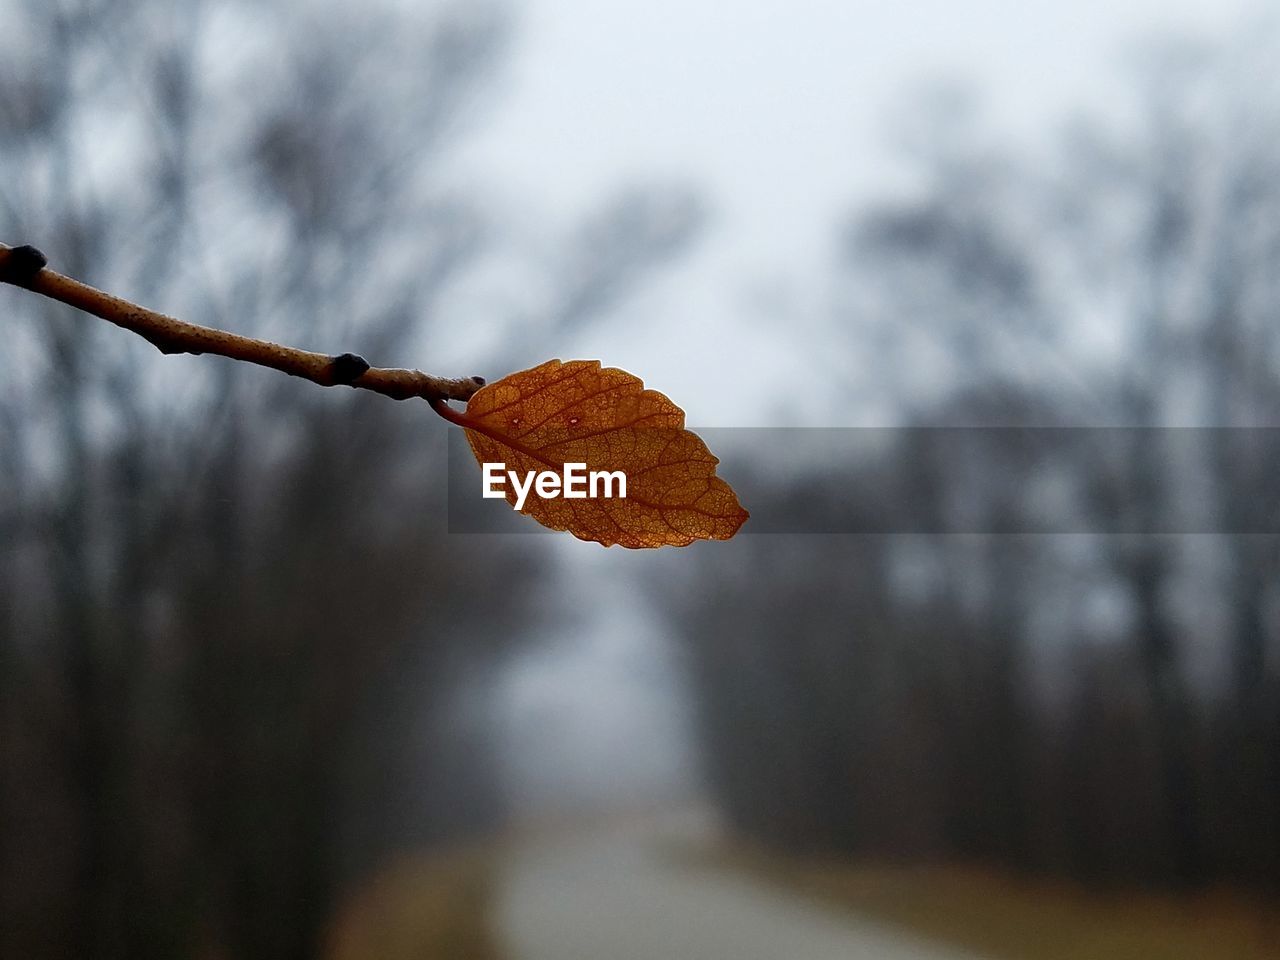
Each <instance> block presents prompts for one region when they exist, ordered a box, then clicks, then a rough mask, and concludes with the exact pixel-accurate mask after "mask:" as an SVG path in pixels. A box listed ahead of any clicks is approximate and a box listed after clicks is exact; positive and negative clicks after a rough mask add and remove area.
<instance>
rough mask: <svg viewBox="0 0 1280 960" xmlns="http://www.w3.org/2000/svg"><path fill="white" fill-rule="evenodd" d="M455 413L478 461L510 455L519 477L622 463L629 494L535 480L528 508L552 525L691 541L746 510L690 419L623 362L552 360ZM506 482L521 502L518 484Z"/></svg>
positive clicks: (723, 530) (577, 531)
mask: <svg viewBox="0 0 1280 960" xmlns="http://www.w3.org/2000/svg"><path fill="white" fill-rule="evenodd" d="M450 413H451V414H452V415H451V416H449V419H450V420H453V421H454V422H455V423H458V424H460V425H461V426H463V427H465V428H466V431H467V440H468V441H470V443H471V450H472V452H473V453H475V455H476V459H477V460H478V461H480V463H481V464H484V463H504V464H505V465H506V469H507V470H510V471H515V472H516V473H517V474H518V475H519V476H520V477H524V476H525V475H526V474H528V473H529V472H530V471H537V472H541V471H555V472H556V473H563V470H564V465H565V464H566V463H583V464H586V469H587V470H588V471H617V470H620V471H622V472H623V473H625V475H626V478H627V495H626V497H625V498H617V497H614V498H606V497H603V496H598V497H587V498H585V499H565V498H563V497H554V498H542V497H539V496H538V495H537V493H536V492H535V491H534V490H530V491H529V493H528V496H527V499H526V500H525V503H524V505H523V507H522V510H521V512H522V513H526V514H528V515H529V516H531V517H533V518H534V519H535V520H537V521H538V522H539V523H541V524H543V525H544V526H547V527H550V528H551V529H553V530H568V531H569V532H570V533H572V534H573V535H574V536H575V537H578V538H580V539H582V540H594V541H596V542H598V543H602V544H604V545H605V546H611V545H612V544H615V543H616V544H621V545H622V546H624V547H661V546H666V545H671V546H685V545H687V544H690V543H692V542H693V541H694V540H728V539H729V538H730V537H732V536H733V535H734V534H735V533H737V531H738V528H739V527H740V526H742V524H743V522H744V521H745V520H746V519H747V511H746V510H744V509H742V507H741V506H740V505H739V504H738V498H737V497H736V496H735V495H734V492H733V489H732V488H731V487H730V486H729V485H728V484H727V483H725V482H724V481H723V480H721V479H720V478H719V477H717V476H716V475H715V469H716V464H717V463H719V462H720V461H719V460H717V459H716V458H715V457H714V456H713V455H712V454H711V451H709V450H708V449H707V446H706V444H705V443H703V442H702V440H700V439H699V438H698V436H697V435H696V434H693V433H690V432H689V431H688V430H686V429H684V411H683V410H681V409H680V408H679V407H677V406H676V405H675V404H674V403H672V402H671V401H670V400H668V399H667V398H666V397H665V396H663V395H662V394H661V393H658V392H657V391H656V390H646V389H644V383H643V382H642V381H641V380H640V378H639V377H636V376H633V375H632V374H630V373H627V372H626V371H625V370H618V369H616V368H614V367H605V368H602V367H601V366H600V364H599V362H598V361H595V360H572V361H570V362H568V363H561V362H560V361H559V360H550V361H548V362H547V363H544V364H542V365H541V366H538V367H534V368H533V369H531V370H524V371H521V372H520V373H513V374H511V375H510V376H507V377H503V378H502V379H501V380H498V381H497V382H496V383H491V384H489V385H488V386H487V387H484V388H483V389H481V390H480V391H479V392H478V393H476V394H475V395H474V396H473V397H472V398H471V400H470V401H469V402H468V404H467V412H466V413H465V414H459V413H457V412H456V411H450ZM505 489H506V496H507V500H508V502H509V503H511V505H512V506H515V505H516V502H517V494H516V492H515V490H514V489H512V484H511V483H507V484H506V485H505Z"/></svg>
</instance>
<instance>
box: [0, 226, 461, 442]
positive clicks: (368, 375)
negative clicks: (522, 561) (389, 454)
mask: <svg viewBox="0 0 1280 960" xmlns="http://www.w3.org/2000/svg"><path fill="white" fill-rule="evenodd" d="M46 263H47V261H46V259H45V256H44V254H42V253H41V252H40V251H39V250H37V249H36V248H35V247H29V246H24V247H9V246H6V245H5V244H3V243H0V282H4V283H10V284H13V285H14V286H16V287H22V288H24V289H26V290H30V291H32V292H33V293H38V294H40V295H41V296H45V297H48V298H49V299H51V300H57V301H59V302H60V303H65V304H67V305H68V306H72V307H75V308H76V309H77V310H83V311H84V312H85V313H91V314H93V315H94V316H95V317H101V318H102V319H103V320H106V321H109V322H110V323H114V324H115V325H116V326H118V327H124V329H126V330H130V331H132V332H133V333H136V334H137V335H138V336H140V337H142V338H143V339H145V340H147V341H148V342H150V343H151V344H152V345H153V346H155V347H156V349H158V350H159V351H160V352H161V353H190V354H196V355H199V354H202V353H212V354H216V355H217V356H220V357H228V358H230V359H232V360H244V361H246V362H248V363H256V364H258V365H259V366H263V367H271V368H272V369H273V370H280V371H282V372H284V373H287V374H289V375H290V376H294V377H302V378H303V379H304V380H310V381H311V382H312V383H316V384H319V385H320V386H322V387H334V386H340V385H346V386H349V387H359V388H361V389H363V390H372V391H373V392H375V393H381V394H383V395H384V396H388V397H391V398H392V399H393V400H407V399H408V398H409V397H421V398H423V399H424V400H426V401H428V402H429V403H431V405H432V408H433V409H435V410H436V412H440V408H441V407H442V406H444V403H443V401H445V400H460V401H466V400H469V399H471V395H472V394H474V393H475V392H476V391H477V390H479V389H480V388H481V387H482V386H484V378H483V377H465V378H462V379H450V378H447V377H436V376H432V375H431V374H429V373H423V372H422V371H421V370H404V369H399V368H383V367H371V366H369V364H368V362H367V361H365V359H364V358H363V357H360V356H357V355H356V354H354V353H341V354H336V355H331V354H327V353H312V352H311V351H310V350H299V349H298V348H296V347H286V346H282V345H281V344H278V343H272V342H271V341H269V340H258V339H255V338H254V337H242V336H240V335H238V334H234V333H227V332H226V331H225V330H215V329H214V328H212V327H202V326H200V325H198V324H194V323H187V322H186V321H184V320H178V319H176V318H174V317H169V316H165V315H164V314H163V313H156V312H155V311H154V310H148V309H147V308H146V307H140V306H138V305H137V304H136V303H131V302H129V301H128V300H122V299H121V298H120V297H115V296H112V295H111V294H109V293H104V292H103V291H101V290H98V289H95V288H94V287H91V286H89V285H88V284H84V283H81V282H80V281H79V280H73V279H72V278H71V277H67V276H63V275H62V274H60V273H57V272H56V271H54V270H50V269H49V268H48V267H46V266H45V264H46ZM442 416H443V414H442ZM446 419H448V418H447V417H446Z"/></svg>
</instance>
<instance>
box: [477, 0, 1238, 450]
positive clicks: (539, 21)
mask: <svg viewBox="0 0 1280 960" xmlns="http://www.w3.org/2000/svg"><path fill="white" fill-rule="evenodd" d="M1261 9H1262V8H1260V7H1259V6H1258V5H1256V4H1255V3H1251V2H1248V0H1217V2H1213V0H1070V2H1054V3H1041V2H1035V0H966V2H964V3H955V2H950V0H917V2H905V3H897V4H892V3H883V2H870V0H842V2H837V0H738V2H736V3H732V4H727V3H724V2H723V0H527V2H526V3H524V4H521V5H517V6H516V7H515V12H516V16H517V23H518V30H517V34H516V42H515V44H514V50H513V56H512V61H511V62H510V64H509V65H508V67H507V68H506V69H505V71H504V73H503V75H502V77H501V80H500V90H499V91H498V93H499V95H498V96H497V97H496V98H495V100H494V106H493V109H492V112H491V113H490V114H489V115H488V116H487V118H486V121H485V123H484V124H483V126H482V127H481V128H479V129H478V130H477V131H476V134H475V136H474V137H473V138H472V139H471V141H470V143H469V145H468V147H467V148H466V149H465V150H464V152H463V154H462V160H463V162H464V165H465V166H464V169H465V170H466V172H467V176H468V178H470V179H471V181H472V182H473V183H476V184H492V185H495V188H496V189H500V190H501V191H503V193H505V194H507V195H509V197H510V198H512V199H514V200H516V202H517V203H518V204H519V205H520V206H521V207H523V209H524V210H525V215H526V216H527V217H528V218H529V220H530V221H531V223H547V222H550V223H566V222H569V221H571V220H572V219H573V218H574V217H577V216H581V215H583V214H585V213H586V212H588V211H589V210H590V208H591V207H592V205H593V204H594V203H598V202H599V201H600V200H601V198H602V197H604V196H606V195H607V194H608V193H609V192H610V191H611V190H615V189H618V188H620V187H623V186H625V185H627V184H629V183H634V182H647V181H651V180H653V179H655V178H678V179H683V180H688V181H690V182H692V183H693V184H695V185H697V186H698V187H699V188H700V189H701V190H702V191H703V192H704V193H705V195H706V197H707V199H708V201H709V203H710V206H711V210H712V213H713V216H712V220H711V223H710V225H709V229H708V231H707V233H706V234H705V236H704V238H703V242H702V244H701V245H700V247H699V249H698V252H697V253H696V255H695V256H693V257H691V258H690V259H689V260H687V261H686V262H682V263H681V264H680V265H679V266H678V267H677V268H676V269H675V270H673V271H671V273H670V274H668V275H667V277H666V279H665V280H664V281H663V282H662V283H661V284H658V285H656V286H654V287H653V288H652V289H648V290H646V292H645V294H644V295H643V296H642V297H641V298H639V299H638V300H637V301H636V302H635V303H633V304H632V305H631V307H630V309H629V311H628V314H627V319H628V320H629V321H630V323H629V324H623V325H622V327H621V329H619V328H618V327H613V328H611V329H607V330H601V331H599V332H597V333H595V334H588V335H586V336H584V338H583V340H582V341H581V342H580V343H575V344H574V345H573V346H574V347H575V348H577V350H578V355H580V356H589V357H599V358H600V359H603V360H605V361H606V362H607V363H610V364H615V365H619V366H630V367H631V368H632V369H634V370H635V371H636V372H639V373H642V375H643V376H644V377H645V378H646V380H647V381H648V382H650V383H652V384H654V385H655V386H659V387H660V388H663V389H665V390H666V391H667V392H669V393H671V394H672V395H673V396H676V397H678V399H679V400H680V402H682V403H683V404H684V405H685V406H686V408H687V409H688V410H689V414H690V421H691V423H695V424H700V425H707V426H712V425H713V426H736V425H746V424H763V423H773V422H778V419H779V414H778V413H777V412H776V411H773V410H771V409H770V408H769V406H768V401H767V400H766V399H765V398H764V397H763V396H762V395H760V394H759V393H758V392H756V391H742V390H741V389H738V385H739V384H740V382H741V377H742V376H743V374H744V373H764V372H767V371H769V370H773V369H777V368H778V367H779V366H781V368H782V372H783V373H789V372H793V371H794V370H798V369H800V365H801V363H802V360H803V358H802V355H801V354H800V353H799V352H798V351H785V350H784V351H781V352H780V351H779V350H778V346H779V339H781V340H782V341H783V342H784V343H785V336H784V337H782V338H779V337H778V336H776V331H777V328H778V326H779V324H778V323H777V322H776V317H777V315H779V314H781V315H782V316H785V315H786V314H787V312H788V311H802V310H804V309H806V308H808V307H809V306H812V305H813V304H814V303H816V302H817V301H818V300H820V297H821V293H822V292H821V290H820V289H819V288H818V283H816V282H815V281H820V280H821V279H822V274H821V265H822V264H823V263H824V262H825V261H826V260H827V259H828V258H829V257H830V255H831V244H832V236H833V230H834V228H835V226H836V225H837V223H838V221H839V219H840V217H841V216H842V214H843V213H845V212H846V211H847V210H849V209H850V208H851V206H852V205H853V204H854V203H855V202H856V201H857V200H858V199H859V198H865V197H868V196H870V195H873V194H874V193H875V192H877V191H879V190H883V189H886V188H891V187H892V186H893V185H894V184H895V182H896V180H895V175H896V170H895V166H896V164H897V158H896V157H895V154H894V152H893V150H892V149H891V145H890V143H889V138H888V137H887V135H886V126H887V123H886V118H887V114H888V111H889V110H890V108H891V107H892V106H893V105H894V104H895V103H901V102H902V95H903V94H904V93H905V92H906V91H908V90H909V89H910V88H911V87H912V85H913V84H917V83H919V82H920V81H922V80H925V81H927V80H929V79H934V78H942V79H946V78H954V79H957V80H960V81H963V82H966V83H969V84H971V85H972V86H973V87H974V89H975V90H976V91H977V92H978V93H979V94H980V95H981V98H982V104H983V106H984V114H985V115H986V116H988V117H989V119H990V125H991V126H993V127H994V128H995V129H996V130H999V131H1001V132H1005V131H1007V133H1008V135H1009V137H1010V138H1011V140H1013V141H1015V142H1017V141H1024V140H1025V141H1028V142H1031V141H1034V140H1036V139H1037V138H1039V139H1043V138H1045V137H1048V136H1050V135H1051V134H1052V132H1053V131H1054V129H1055V128H1056V127H1057V126H1058V125H1059V124H1060V123H1061V122H1062V120H1063V118H1064V117H1066V116H1068V115H1069V114H1070V112H1071V111H1073V110H1076V109H1085V110H1089V111H1091V112H1098V111H1105V110H1107V109H1108V108H1109V107H1110V106H1111V105H1114V104H1115V103H1116V102H1117V101H1118V100H1119V99H1120V98H1118V97H1117V96H1116V90H1117V88H1118V87H1119V86H1121V85H1122V84H1123V82H1124V70H1123V54H1124V52H1125V50H1126V48H1127V47H1130V46H1132V41H1133V40H1134V38H1136V37H1141V36H1143V35H1147V34H1150V33H1151V32H1152V31H1153V29H1159V30H1180V31H1183V32H1187V33H1192V34H1195V35H1204V36H1210V37H1212V36H1215V35H1220V36H1225V35H1227V34H1228V33H1229V32H1230V31H1231V30H1233V29H1238V28H1239V26H1240V25H1241V24H1242V23H1244V22H1245V20H1246V17H1247V16H1248V15H1250V14H1253V13H1256V12H1257V11H1259V10H1261ZM529 198H536V200H535V201H534V205H533V206H532V207H531V206H530V201H529ZM766 294H767V296H765V295H766ZM762 302H767V303H768V304H769V310H770V311H771V312H772V315H773V316H774V317H775V321H774V322H773V323H772V326H773V329H774V331H775V333H771V332H770V323H769V322H762V317H761V314H762V307H761V303H762ZM654 322H658V323H661V324H665V328H664V329H665V331H666V333H667V334H668V335H671V334H674V335H677V336H678V337H679V338H680V339H679V342H680V343H681V345H682V349H679V350H672V349H670V346H669V344H670V339H669V336H654V334H653V330H652V328H651V326H650V324H652V323H654ZM726 331H733V332H735V334H736V336H734V337H733V338H727V337H726ZM712 358H714V359H715V362H714V363H709V360H711V359H712ZM726 360H728V361H731V362H727V363H726V362H724V361H726ZM744 393H745V394H747V395H746V396H744ZM798 403H799V408H798V409H799V411H800V415H801V421H802V422H806V421H807V422H812V418H814V417H817V418H823V417H826V418H828V419H837V420H840V422H847V421H846V420H844V419H841V417H842V414H840V413H838V412H836V411H833V410H832V409H831V408H830V406H829V404H827V403H826V402H825V401H824V400H823V399H822V398H821V397H818V396H815V399H814V400H813V401H812V404H811V406H810V407H809V408H807V409H806V408H805V407H804V404H803V402H802V401H801V402H798ZM792 409H793V413H792V416H795V413H794V411H795V410H796V409H797V407H796V404H793V405H792ZM819 423H824V421H823V420H821V419H820V420H819Z"/></svg>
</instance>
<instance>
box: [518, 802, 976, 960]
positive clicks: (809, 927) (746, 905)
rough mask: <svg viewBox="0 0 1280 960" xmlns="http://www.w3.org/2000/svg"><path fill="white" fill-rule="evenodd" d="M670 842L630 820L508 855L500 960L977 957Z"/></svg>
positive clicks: (663, 832) (664, 832) (665, 832)
mask: <svg viewBox="0 0 1280 960" xmlns="http://www.w3.org/2000/svg"><path fill="white" fill-rule="evenodd" d="M670 841H671V830H670V829H669V828H664V827H660V826H658V825H657V824H652V825H648V826H645V825H631V826H628V827H626V828H625V829H624V830H616V831H611V832H607V833H606V832H604V831H603V830H601V831H598V832H595V833H591V834H584V835H581V836H576V837H559V838H554V839H552V838H549V839H545V840H543V841H540V842H537V843H532V844H530V845H528V846H526V847H525V848H523V849H521V850H519V851H517V852H516V854H515V855H514V858H513V860H512V861H511V863H510V865H509V867H508V870H507V875H506V877H505V880H504V884H503V886H502V888H501V890H500V893H499V902H498V905H497V909H498V916H497V923H498V927H499V933H500V935H501V937H502V941H503V944H504V945H505V947H506V951H507V954H506V956H507V958H508V960H864V958H865V960H976V958H975V955H974V954H970V953H965V952H963V951H960V950H950V949H948V948H946V947H943V946H937V945H934V944H930V943H925V942H922V941H919V940H913V939H911V938H910V937H908V936H906V935H903V934H898V933H896V932H894V931H892V930H889V929H886V928H884V927H880V926H877V925H876V924H874V923H872V922H869V921H868V922H863V921H861V920H859V919H858V918H856V917H852V916H846V915H844V914H840V913H836V912H833V911H829V910H825V909H823V908H822V907H821V906H819V905H817V904H815V903H813V902H812V901H810V900H807V899H805V898H802V897H797V896H791V895H788V894H786V893H785V892H782V891H779V890H776V889H774V888H773V887H770V886H768V885H765V884H763V883H760V882H757V881H753V880H751V879H750V878H747V877H739V876H734V875H732V874H729V873H727V872H726V873H722V872H719V871H714V870H711V869H702V868H696V867H687V866H682V865H681V864H679V863H678V862H677V860H676V859H675V858H674V857H673V856H672V855H671V854H670V853H669V852H667V853H664V844H669V843H670ZM669 849H670V848H669V847H668V850H669Z"/></svg>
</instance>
